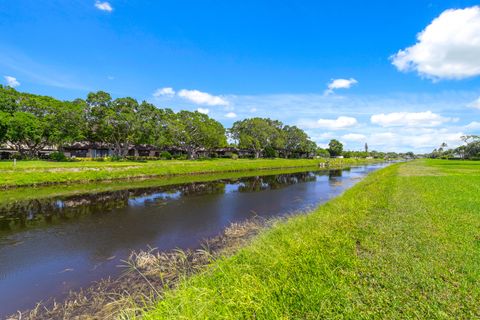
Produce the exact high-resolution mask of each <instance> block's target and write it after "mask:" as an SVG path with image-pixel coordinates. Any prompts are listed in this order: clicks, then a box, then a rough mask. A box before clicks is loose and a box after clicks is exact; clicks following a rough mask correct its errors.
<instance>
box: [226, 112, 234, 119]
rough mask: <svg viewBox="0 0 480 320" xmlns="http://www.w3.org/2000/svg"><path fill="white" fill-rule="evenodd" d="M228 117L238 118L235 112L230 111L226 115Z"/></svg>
mask: <svg viewBox="0 0 480 320" xmlns="http://www.w3.org/2000/svg"><path fill="white" fill-rule="evenodd" d="M225 117H227V118H236V117H237V114H236V113H235V112H229V113H227V114H226V115H225Z"/></svg>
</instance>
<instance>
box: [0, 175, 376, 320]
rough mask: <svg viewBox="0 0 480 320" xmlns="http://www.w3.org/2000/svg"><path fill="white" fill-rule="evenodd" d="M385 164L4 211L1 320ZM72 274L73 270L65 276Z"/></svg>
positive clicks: (292, 207) (316, 196)
mask: <svg viewBox="0 0 480 320" xmlns="http://www.w3.org/2000/svg"><path fill="white" fill-rule="evenodd" d="M378 167H380V166H365V167H357V168H352V169H351V170H331V171H319V172H301V173H291V174H280V175H271V176H255V177H248V178H238V179H223V180H217V181H212V182H195V183H186V184H177V185H171V186H162V187H148V188H137V189H134V188H131V189H126V190H121V191H114V192H102V193H96V194H84V195H75V196H68V197H52V198H47V199H41V200H39V199H37V200H30V201H19V202H11V203H4V204H1V205H0V318H1V317H2V316H4V315H6V314H10V313H13V312H15V311H16V310H17V309H25V308H31V307H33V306H34V304H35V302H37V301H39V300H43V299H45V298H48V297H56V298H58V299H61V298H62V297H63V296H64V295H65V294H66V293H68V291H69V290H72V289H79V288H80V287H85V286H88V285H89V284H90V283H91V282H92V281H97V280H99V279H101V278H104V277H108V276H116V275H118V273H119V272H120V271H119V269H118V268H117V265H119V264H121V259H125V258H126V257H127V256H128V254H129V253H130V250H137V249H144V248H145V247H146V246H147V245H151V246H152V247H157V248H159V249H160V250H171V249H174V248H195V247H198V246H199V243H200V241H201V240H202V239H205V238H209V237H212V236H215V235H216V234H218V233H219V232H221V231H222V230H223V229H224V228H225V227H226V226H228V225H229V224H230V223H231V222H236V221H242V220H245V219H247V218H249V217H251V216H252V215H259V216H263V217H271V216H277V215H282V214H286V213H290V212H294V211H298V210H306V209H308V208H312V207H314V206H317V205H318V204H319V203H322V202H325V201H327V200H328V199H330V198H331V197H334V196H336V195H338V194H340V193H341V192H342V191H343V190H345V189H346V188H348V187H349V186H351V185H353V184H354V183H356V182H357V181H358V180H359V178H361V177H363V176H365V175H366V174H367V173H368V172H370V171H372V170H375V169H376V168H378ZM65 270H68V272H65Z"/></svg>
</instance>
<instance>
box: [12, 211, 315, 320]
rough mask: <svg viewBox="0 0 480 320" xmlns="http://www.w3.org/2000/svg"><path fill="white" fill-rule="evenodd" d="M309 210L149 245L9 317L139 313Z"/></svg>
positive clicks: (96, 316)
mask: <svg viewBox="0 0 480 320" xmlns="http://www.w3.org/2000/svg"><path fill="white" fill-rule="evenodd" d="M306 213H308V212H298V213H294V214H289V215H284V216H279V217H275V218H270V219H264V218H261V217H253V218H251V219H247V220H245V221H242V222H236V223H235V222H234V223H231V224H230V225H229V226H228V227H227V228H225V229H224V230H223V231H222V232H221V233H220V234H219V235H217V236H215V237H213V238H210V239H206V240H204V241H202V242H201V243H200V245H199V247H198V248H197V249H187V250H180V249H177V250H172V251H159V250H157V249H156V248H147V249H146V250H140V251H132V252H131V254H130V256H129V258H128V259H127V260H125V261H123V265H120V266H118V267H119V268H124V272H123V274H122V275H121V276H119V277H118V278H110V277H109V278H107V279H102V280H100V281H98V282H95V283H93V284H92V285H91V286H89V287H88V288H85V289H80V290H78V291H71V292H70V293H69V294H68V296H67V298H65V299H63V300H62V301H60V302H59V301H56V300H55V299H52V298H49V299H47V300H45V301H42V302H38V303H37V304H36V306H35V307H33V308H32V309H28V310H24V311H17V313H15V314H12V315H9V316H7V318H6V319H7V320H21V319H27V320H28V319H30V320H34V319H35V320H37V319H38V320H49V319H70V318H79V319H83V318H87V319H116V318H117V317H118V316H121V315H125V314H127V313H128V314H129V315H136V316H138V315H140V314H142V313H143V312H145V311H146V310H147V308H148V307H151V306H152V305H153V304H154V303H155V301H157V300H158V299H161V298H162V297H163V293H164V291H165V290H168V289H172V288H174V287H175V286H176V285H177V284H178V283H179V282H180V281H182V280H184V279H185V278H187V277H190V276H192V275H194V274H199V273H201V272H202V271H203V270H205V268H207V267H208V266H209V265H210V264H211V263H212V262H214V261H215V260H218V259H221V258H225V257H229V256H232V255H233V254H235V253H236V252H238V250H240V249H242V248H243V247H245V246H246V245H248V243H249V242H250V241H251V240H252V239H253V238H255V236H257V235H258V234H259V233H261V232H262V231H264V230H267V229H269V228H270V227H271V226H273V225H274V224H275V223H278V222H282V221H286V220H288V218H289V217H291V216H294V215H295V216H296V215H300V214H306ZM146 302H148V305H146V304H145V303H146ZM142 306H143V307H142ZM125 310H126V311H125Z"/></svg>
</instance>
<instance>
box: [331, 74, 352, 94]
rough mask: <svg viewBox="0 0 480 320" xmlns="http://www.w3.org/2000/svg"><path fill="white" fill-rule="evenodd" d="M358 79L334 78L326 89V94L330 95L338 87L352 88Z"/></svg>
mask: <svg viewBox="0 0 480 320" xmlns="http://www.w3.org/2000/svg"><path fill="white" fill-rule="evenodd" d="M357 83H358V81H357V80H355V79H353V78H350V79H332V81H331V82H330V83H329V84H328V87H327V90H325V95H329V94H331V93H333V91H334V90H336V89H350V88H351V87H352V86H353V85H354V84H357Z"/></svg>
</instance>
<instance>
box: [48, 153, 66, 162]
mask: <svg viewBox="0 0 480 320" xmlns="http://www.w3.org/2000/svg"><path fill="white" fill-rule="evenodd" d="M49 157H50V160H53V161H58V162H64V161H68V158H67V156H66V155H65V154H64V153H63V152H58V151H56V152H53V153H50V156H49Z"/></svg>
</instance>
